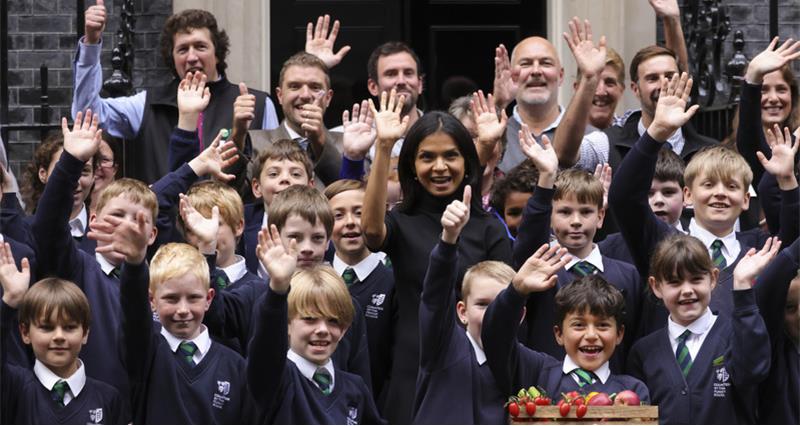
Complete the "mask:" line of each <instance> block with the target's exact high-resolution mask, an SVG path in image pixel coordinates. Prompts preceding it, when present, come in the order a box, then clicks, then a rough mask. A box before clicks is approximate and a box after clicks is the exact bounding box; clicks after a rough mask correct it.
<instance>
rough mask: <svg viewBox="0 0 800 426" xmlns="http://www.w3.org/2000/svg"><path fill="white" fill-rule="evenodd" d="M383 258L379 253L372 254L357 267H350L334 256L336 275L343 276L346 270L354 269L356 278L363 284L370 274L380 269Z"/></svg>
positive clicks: (357, 264)
mask: <svg viewBox="0 0 800 426" xmlns="http://www.w3.org/2000/svg"><path fill="white" fill-rule="evenodd" d="M381 260H382V257H381V256H380V255H379V254H377V253H370V254H369V256H367V257H365V258H364V259H363V260H362V261H361V262H358V263H356V264H355V265H348V264H346V263H344V261H343V260H342V259H341V258H339V256H337V255H335V254H334V255H333V269H335V270H336V273H337V274H339V276H341V275H342V274H343V273H344V270H345V269H347V268H353V270H354V271H355V272H356V277H358V280H359V281H361V282H364V280H366V279H367V277H368V276H369V274H371V273H372V271H374V270H375V268H377V267H378V264H379V263H381Z"/></svg>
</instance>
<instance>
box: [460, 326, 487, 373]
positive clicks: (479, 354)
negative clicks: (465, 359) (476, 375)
mask: <svg viewBox="0 0 800 426" xmlns="http://www.w3.org/2000/svg"><path fill="white" fill-rule="evenodd" d="M464 332H465V333H467V339H469V343H470V344H471V345H472V350H474V351H475V360H476V361H478V365H483V364H484V363H485V362H486V353H484V352H483V348H481V347H480V345H478V342H476V341H475V339H473V338H472V335H471V334H469V331H466V330H464Z"/></svg>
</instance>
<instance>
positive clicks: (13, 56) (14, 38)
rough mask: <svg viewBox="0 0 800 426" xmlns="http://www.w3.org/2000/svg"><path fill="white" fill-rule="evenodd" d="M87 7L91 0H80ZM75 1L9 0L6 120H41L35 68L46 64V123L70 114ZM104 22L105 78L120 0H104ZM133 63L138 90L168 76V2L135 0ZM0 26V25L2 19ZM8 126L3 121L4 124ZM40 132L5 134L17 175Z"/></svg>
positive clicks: (34, 121)
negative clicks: (161, 48)
mask: <svg viewBox="0 0 800 426" xmlns="http://www.w3.org/2000/svg"><path fill="white" fill-rule="evenodd" d="M84 3H85V4H86V5H87V7H88V5H90V4H94V0H86V1H85V2H84ZM76 4H77V2H76V1H75V0H11V1H9V2H8V7H9V11H8V33H9V37H8V42H9V51H8V61H9V71H8V86H9V93H8V95H9V105H8V107H9V114H8V123H7V124H34V123H38V122H39V115H40V111H39V108H38V105H39V102H40V79H39V67H40V66H41V65H42V64H45V65H47V67H48V69H49V70H48V88H49V91H48V93H49V96H50V98H49V104H50V106H51V113H50V123H53V124H56V123H58V122H59V121H60V118H61V117H62V116H69V115H70V105H71V103H72V59H73V57H74V54H75V48H76V46H77V32H78V29H77V28H76V22H77V13H80V14H83V10H81V11H76ZM105 4H106V8H107V9H108V24H107V25H106V33H105V35H104V37H103V55H102V63H103V71H104V74H103V75H104V78H107V77H108V76H109V75H111V48H113V44H114V39H113V35H114V33H115V32H116V30H117V28H119V21H120V18H119V14H120V11H121V7H122V6H121V5H122V2H121V0H106V2H105ZM134 11H135V15H136V18H137V22H136V26H135V27H134V29H135V31H136V35H135V52H136V53H135V54H136V58H135V63H134V72H133V76H132V78H133V86H134V88H136V89H137V90H141V89H147V88H148V87H152V86H155V85H158V84H159V83H160V82H163V81H164V80H165V79H166V78H169V75H170V71H169V69H168V68H166V67H165V66H164V65H163V63H162V60H161V55H160V53H159V52H158V39H159V35H160V32H161V27H162V26H163V24H164V21H165V20H166V19H167V17H168V16H169V15H171V14H172V0H136V1H134ZM0 24H2V23H0ZM4 124H6V123H4ZM39 138H40V135H39V132H38V131H11V132H10V133H9V138H8V141H6V142H8V146H9V152H8V155H9V160H10V163H11V166H12V169H13V170H14V172H15V174H17V176H18V177H19V176H20V174H19V172H20V170H21V166H22V165H24V164H25V163H26V162H27V161H29V160H30V158H32V156H33V150H34V148H35V146H36V144H37V143H38V142H39Z"/></svg>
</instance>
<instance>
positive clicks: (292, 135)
mask: <svg viewBox="0 0 800 426" xmlns="http://www.w3.org/2000/svg"><path fill="white" fill-rule="evenodd" d="M283 128H284V129H286V133H288V134H289V139H291V140H297V139H306V137H305V136H302V135H300V134H299V133H297V132H295V131H294V130H293V129H292V128H291V127H290V126H289V123H288V122H286V120H283Z"/></svg>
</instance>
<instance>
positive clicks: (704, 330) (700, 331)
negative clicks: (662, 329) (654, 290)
mask: <svg viewBox="0 0 800 426" xmlns="http://www.w3.org/2000/svg"><path fill="white" fill-rule="evenodd" d="M716 321H717V316H716V315H714V314H712V313H711V309H708V306H706V311H705V312H703V315H700V318H698V319H696V320H694V322H692V323H691V324H689V326H688V327H684V326H682V325H680V324H678V323H676V322H675V321H672V315H670V316H669V318H668V319H667V334H668V335H669V345H670V346H671V347H672V353H673V354H674V353H675V351H676V350H677V349H678V337H680V335H681V334H683V332H684V331H686V330H689V331H691V332H692V334H691V335H689V337H687V338H686V349H689V356H691V357H692V359H697V353H698V352H700V347H701V346H703V342H704V341H705V340H706V337H707V336H708V332H709V331H711V327H713V326H714V323H715V322H716Z"/></svg>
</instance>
